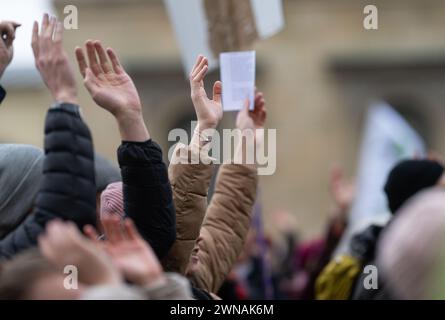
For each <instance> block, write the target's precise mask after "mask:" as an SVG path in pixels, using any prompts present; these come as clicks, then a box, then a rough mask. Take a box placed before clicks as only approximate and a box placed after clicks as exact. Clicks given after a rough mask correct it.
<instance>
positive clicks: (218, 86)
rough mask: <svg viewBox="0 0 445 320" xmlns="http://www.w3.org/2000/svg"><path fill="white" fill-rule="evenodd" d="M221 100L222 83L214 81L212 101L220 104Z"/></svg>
mask: <svg viewBox="0 0 445 320" xmlns="http://www.w3.org/2000/svg"><path fill="white" fill-rule="evenodd" d="M221 99H222V82H221V81H216V82H215V84H214V85H213V101H215V102H217V103H221Z"/></svg>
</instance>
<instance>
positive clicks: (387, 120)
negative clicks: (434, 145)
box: [336, 102, 425, 254]
mask: <svg viewBox="0 0 445 320" xmlns="http://www.w3.org/2000/svg"><path fill="white" fill-rule="evenodd" d="M424 155H425V146H424V143H423V141H422V138H421V137H420V136H419V135H418V134H417V133H416V132H415V131H414V129H412V128H411V127H410V125H409V124H408V123H407V122H406V121H405V120H404V119H403V118H402V116H400V115H399V114H398V113H397V112H396V111H395V110H394V109H393V108H392V107H391V106H389V105H388V104H387V103H385V102H379V103H375V104H373V105H371V106H370V109H369V111H368V118H367V123H366V127H365V132H364V136H363V141H362V147H361V153H360V163H359V168H358V176H357V195H356V198H355V200H354V203H353V205H352V208H351V212H350V215H349V223H348V229H347V230H346V232H345V235H344V236H343V238H342V240H341V243H340V245H339V247H338V249H337V252H336V253H337V254H338V253H345V252H348V251H349V243H350V240H351V238H352V236H353V235H354V234H356V233H357V232H360V231H361V230H363V229H365V228H366V227H368V226H369V225H371V224H378V225H384V224H385V223H386V222H387V221H388V219H389V218H390V212H389V208H388V204H387V199H386V195H385V193H384V190H383V188H384V185H385V182H386V179H387V177H388V174H389V172H390V171H391V169H392V168H393V167H394V165H395V164H397V163H398V162H399V161H401V160H402V159H406V158H413V157H414V156H419V157H421V156H424Z"/></svg>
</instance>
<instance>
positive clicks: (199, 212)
mask: <svg viewBox="0 0 445 320" xmlns="http://www.w3.org/2000/svg"><path fill="white" fill-rule="evenodd" d="M207 71H208V60H207V58H205V57H203V56H199V57H198V59H197V61H196V64H195V66H194V68H193V70H192V72H191V74H190V78H189V79H190V86H191V97H192V102H193V105H194V107H195V111H196V114H197V117H198V125H197V127H196V129H195V132H194V134H193V137H192V140H191V143H190V145H189V146H185V145H181V144H178V145H177V146H176V149H175V151H174V153H173V159H172V160H171V162H170V167H169V178H170V181H171V184H172V189H173V199H174V202H175V207H176V214H177V217H176V220H177V239H176V242H175V244H174V245H173V247H172V249H171V250H170V252H169V254H168V256H167V257H166V259H164V261H163V263H164V266H165V267H166V269H167V270H172V271H177V272H179V273H181V274H186V275H187V277H188V278H189V279H190V281H191V283H192V285H193V286H194V294H195V297H196V296H198V297H199V298H200V299H214V298H218V297H217V296H216V293H217V292H218V290H219V288H220V287H221V285H222V283H223V281H224V279H225V278H226V277H227V275H228V274H229V273H230V271H231V269H232V267H233V265H234V263H235V261H236V260H237V258H238V256H239V254H240V253H241V251H242V248H243V245H244V241H245V238H246V235H247V232H248V229H249V226H250V219H251V213H252V208H253V204H254V201H255V198H256V187H257V183H258V180H257V179H258V177H257V169H256V165H247V164H223V165H222V166H221V168H220V169H219V172H218V176H217V179H216V186H215V192H214V195H213V197H212V199H211V201H210V204H209V205H208V206H207V192H208V188H209V185H210V180H211V176H212V172H213V164H212V159H211V158H210V157H209V156H208V149H207V150H206V146H207V144H208V143H209V141H210V140H211V138H212V136H211V134H212V132H213V131H212V129H215V128H216V127H217V125H218V123H219V121H220V120H221V118H222V114H223V110H222V104H221V94H222V86H221V82H220V81H217V82H215V84H214V86H213V98H212V99H209V98H208V96H207V93H206V91H205V89H204V77H205V75H206V73H207ZM265 120H266V110H265V101H264V98H263V95H262V94H261V93H257V94H256V98H255V109H254V111H249V110H248V104H246V107H245V108H244V109H243V110H242V111H240V112H239V113H238V117H237V128H239V129H240V130H242V131H247V130H253V131H255V132H256V133H257V134H258V132H259V131H256V129H258V128H264V123H265ZM257 138H258V139H257V140H256V142H257V143H261V141H262V139H261V137H257ZM241 145H242V144H241ZM235 157H236V159H238V160H244V158H245V154H244V150H243V148H241V150H237V151H236V152H235ZM191 159H199V160H200V161H199V162H198V163H197V164H190V163H191ZM237 163H245V161H237Z"/></svg>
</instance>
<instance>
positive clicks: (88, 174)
mask: <svg viewBox="0 0 445 320" xmlns="http://www.w3.org/2000/svg"><path fill="white" fill-rule="evenodd" d="M62 32H63V27H62V24H61V23H60V22H57V20H56V18H51V19H50V18H49V16H48V15H47V14H45V15H44V16H43V19H42V25H41V30H40V33H39V26H38V23H37V22H35V23H34V28H33V37H32V48H33V52H34V55H35V59H36V66H37V69H38V70H39V72H40V74H41V76H42V79H43V81H44V82H45V84H46V86H47V87H48V89H49V91H50V93H51V94H52V97H53V99H54V101H55V104H54V105H53V106H52V107H51V108H50V109H49V111H48V113H47V117H46V122H45V153H46V155H45V158H44V160H43V177H42V178H41V179H42V180H41V184H40V188H39V191H38V194H37V198H36V200H35V203H34V206H33V209H32V212H31V213H30V214H29V216H28V217H27V218H26V219H25V220H24V221H23V222H21V223H20V224H19V225H18V226H17V227H16V228H15V229H14V230H11V231H10V232H9V233H8V234H7V235H6V236H5V237H4V238H3V239H1V240H0V260H1V259H10V258H11V257H13V256H14V255H15V254H17V253H19V252H20V251H23V250H25V249H27V248H30V247H33V246H35V245H36V243H37V237H38V236H39V235H40V234H41V233H42V232H43V231H44V229H45V226H46V224H47V223H48V222H49V221H51V220H53V219H55V218H59V219H62V220H71V221H73V222H74V223H75V224H76V225H77V226H78V227H79V228H83V226H85V225H87V224H93V225H94V224H95V208H96V203H95V191H96V185H95V178H94V153H93V145H92V139H91V134H90V131H89V129H88V127H87V126H86V124H85V123H84V122H83V120H82V119H81V117H80V112H79V106H78V105H77V88H76V84H75V80H74V75H73V72H72V70H71V67H70V65H69V62H68V58H67V55H66V53H65V52H64V51H63V48H62ZM29 182H31V181H28V182H27V183H29ZM16 201H21V200H20V199H18V200H16ZM23 201H24V202H25V201H26V202H27V201H28V200H23Z"/></svg>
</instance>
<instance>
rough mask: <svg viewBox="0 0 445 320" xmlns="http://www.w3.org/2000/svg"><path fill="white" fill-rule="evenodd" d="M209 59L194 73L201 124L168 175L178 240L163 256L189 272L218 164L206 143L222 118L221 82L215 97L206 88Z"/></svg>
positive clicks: (199, 61) (192, 82)
mask: <svg viewBox="0 0 445 320" xmlns="http://www.w3.org/2000/svg"><path fill="white" fill-rule="evenodd" d="M207 70H208V60H207V58H205V57H203V56H202V55H200V56H198V59H197V61H196V64H195V66H194V68H193V70H192V72H191V73H190V77H189V79H190V88H191V98H192V101H193V106H194V108H195V112H196V116H197V119H198V125H197V126H196V128H195V131H194V133H193V137H192V140H191V143H190V145H189V146H185V145H183V144H178V145H177V146H176V148H175V151H174V153H173V156H172V159H171V161H170V166H169V169H168V175H169V179H170V182H171V184H172V189H173V201H174V203H175V207H176V241H175V243H174V244H173V247H172V249H171V250H170V252H169V253H168V255H167V257H166V258H165V259H164V260H163V265H164V267H165V269H166V270H169V271H174V272H179V273H181V274H185V271H186V268H187V265H188V262H189V259H190V254H191V252H192V250H193V247H194V245H195V242H196V239H197V238H198V236H199V230H200V229H201V224H202V221H203V219H204V215H205V212H206V210H207V192H208V189H209V185H210V180H211V178H212V173H213V168H214V166H213V165H212V164H211V162H212V159H211V158H210V157H209V156H208V150H207V149H206V146H207V144H208V141H209V139H210V138H211V136H212V133H213V132H214V130H215V129H216V127H217V126H218V124H219V121H220V120H221V118H222V114H223V111H222V105H221V82H220V81H217V82H215V84H214V85H213V99H209V98H208V96H207V93H206V91H205V89H204V78H205V76H206V74H207Z"/></svg>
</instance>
